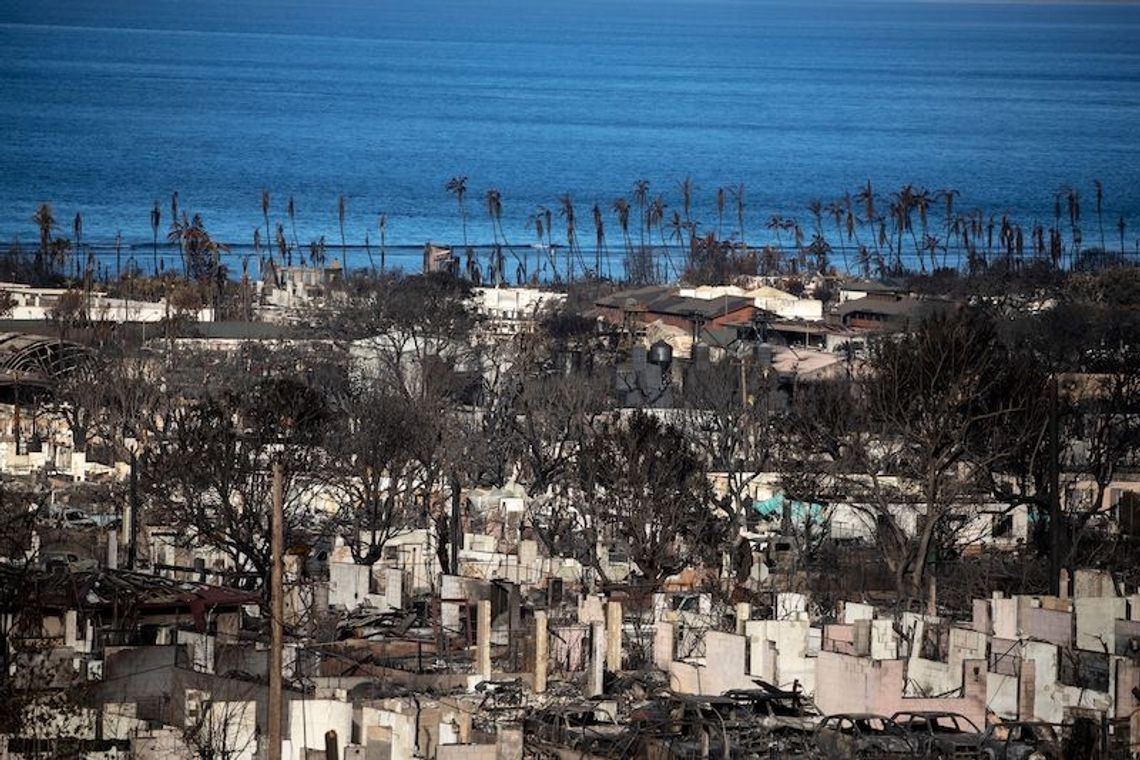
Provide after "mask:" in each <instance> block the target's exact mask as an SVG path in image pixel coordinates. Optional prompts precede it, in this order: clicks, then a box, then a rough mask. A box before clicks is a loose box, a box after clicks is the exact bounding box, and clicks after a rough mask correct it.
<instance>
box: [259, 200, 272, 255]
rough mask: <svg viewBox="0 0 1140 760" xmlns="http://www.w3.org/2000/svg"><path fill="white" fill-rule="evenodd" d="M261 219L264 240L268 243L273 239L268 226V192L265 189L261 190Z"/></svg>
mask: <svg viewBox="0 0 1140 760" xmlns="http://www.w3.org/2000/svg"><path fill="white" fill-rule="evenodd" d="M261 218H262V220H263V221H264V222H265V240H266V242H268V241H269V240H270V239H271V238H272V237H273V231H272V229H271V228H270V226H269V190H267V189H265V188H262V190H261Z"/></svg>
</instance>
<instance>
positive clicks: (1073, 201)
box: [1066, 187, 1083, 256]
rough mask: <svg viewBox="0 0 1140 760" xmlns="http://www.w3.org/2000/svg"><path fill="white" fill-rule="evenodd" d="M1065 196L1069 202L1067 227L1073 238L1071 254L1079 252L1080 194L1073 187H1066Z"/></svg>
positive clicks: (1080, 236) (1080, 235)
mask: <svg viewBox="0 0 1140 760" xmlns="http://www.w3.org/2000/svg"><path fill="white" fill-rule="evenodd" d="M1066 197H1067V199H1068V203H1069V228H1070V230H1071V232H1070V234H1071V236H1072V240H1073V256H1076V255H1078V254H1079V253H1080V252H1081V240H1082V238H1083V235H1082V234H1081V194H1080V192H1079V191H1078V190H1077V189H1076V188H1075V187H1070V188H1068V189H1067V192H1066Z"/></svg>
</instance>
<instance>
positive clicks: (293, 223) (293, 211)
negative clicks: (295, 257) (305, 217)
mask: <svg viewBox="0 0 1140 760" xmlns="http://www.w3.org/2000/svg"><path fill="white" fill-rule="evenodd" d="M285 213H286V215H288V217H289V230H290V232H292V233H293V247H294V248H300V247H301V241H300V240H298V239H297V204H295V203H294V202H293V196H292V195H290V196H289V201H288V202H287V203H286V204H285Z"/></svg>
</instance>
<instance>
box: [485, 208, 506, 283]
mask: <svg viewBox="0 0 1140 760" xmlns="http://www.w3.org/2000/svg"><path fill="white" fill-rule="evenodd" d="M484 199H485V201H486V209H487V216H488V218H490V220H491V236H492V238H493V239H494V246H493V247H492V249H491V283H492V284H493V285H502V284H503V250H502V247H501V245H500V243H499V220H500V219H502V216H503V197H502V195H501V194H500V193H499V191H498V190H496V189H495V188H491V189H490V190H488V191H487V192H486V194H485V196H484Z"/></svg>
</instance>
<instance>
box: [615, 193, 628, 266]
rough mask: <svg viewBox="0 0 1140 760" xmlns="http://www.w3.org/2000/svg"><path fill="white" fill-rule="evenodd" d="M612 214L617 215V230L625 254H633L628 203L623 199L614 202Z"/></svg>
mask: <svg viewBox="0 0 1140 760" xmlns="http://www.w3.org/2000/svg"><path fill="white" fill-rule="evenodd" d="M612 208H613V212H614V213H615V214H617V220H618V228H619V229H620V230H621V237H622V241H623V242H624V243H625V249H626V254H629V253H632V252H633V241H632V240H630V237H629V201H627V200H626V199H625V198H624V197H621V198H617V199H616V200H614V205H613V206H612Z"/></svg>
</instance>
